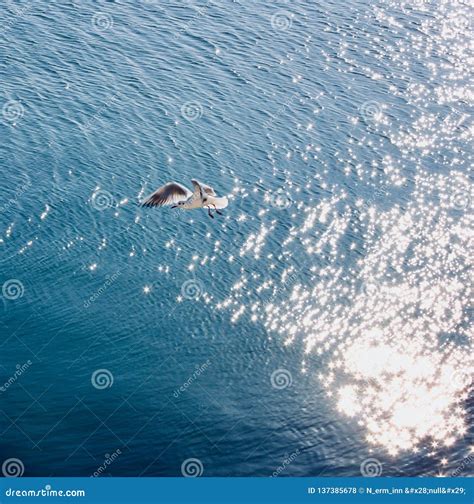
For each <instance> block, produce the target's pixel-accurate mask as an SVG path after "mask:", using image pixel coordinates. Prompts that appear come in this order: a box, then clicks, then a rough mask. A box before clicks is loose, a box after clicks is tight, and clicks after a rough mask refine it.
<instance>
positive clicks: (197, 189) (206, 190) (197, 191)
mask: <svg viewBox="0 0 474 504" xmlns="http://www.w3.org/2000/svg"><path fill="white" fill-rule="evenodd" d="M191 182H192V183H193V186H194V193H193V196H194V197H196V196H198V197H202V196H204V195H205V194H209V195H210V196H215V195H216V193H215V191H214V189H213V188H212V187H211V186H208V185H206V184H201V182H199V181H197V180H196V179H191Z"/></svg>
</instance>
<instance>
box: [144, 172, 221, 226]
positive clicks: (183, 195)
mask: <svg viewBox="0 0 474 504" xmlns="http://www.w3.org/2000/svg"><path fill="white" fill-rule="evenodd" d="M191 182H192V183H193V187H194V191H190V190H189V189H188V188H186V187H184V186H182V185H181V184H178V183H177V182H168V183H167V184H165V185H164V186H162V187H159V188H158V189H157V190H156V191H155V192H154V193H152V194H150V195H149V196H147V197H146V198H145V199H144V200H143V201H142V202H141V205H142V206H146V207H157V206H165V205H171V208H181V209H182V210H194V209H195V208H207V213H208V215H209V217H212V218H214V215H213V214H212V212H211V210H212V209H214V210H215V211H216V212H217V213H218V214H219V215H222V212H219V210H222V209H223V208H226V207H227V205H228V204H229V201H228V199H227V198H226V197H225V196H223V197H220V198H219V197H217V195H216V193H215V191H214V189H213V188H212V187H210V186H208V185H206V184H201V182H198V181H197V180H195V179H191Z"/></svg>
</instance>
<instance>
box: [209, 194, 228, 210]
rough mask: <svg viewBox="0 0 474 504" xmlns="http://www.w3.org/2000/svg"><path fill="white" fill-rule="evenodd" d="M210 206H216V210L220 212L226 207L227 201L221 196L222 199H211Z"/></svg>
mask: <svg viewBox="0 0 474 504" xmlns="http://www.w3.org/2000/svg"><path fill="white" fill-rule="evenodd" d="M212 204H213V205H215V206H216V208H217V210H222V209H223V208H226V207H227V205H228V204H229V200H228V199H227V197H226V196H223V197H222V198H212Z"/></svg>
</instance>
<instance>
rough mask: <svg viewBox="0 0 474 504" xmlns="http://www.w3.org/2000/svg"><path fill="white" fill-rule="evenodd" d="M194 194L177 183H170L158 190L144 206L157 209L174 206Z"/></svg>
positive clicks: (142, 203)
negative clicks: (156, 207)
mask: <svg viewBox="0 0 474 504" xmlns="http://www.w3.org/2000/svg"><path fill="white" fill-rule="evenodd" d="M191 195H192V192H191V191H190V190H189V189H186V187H184V186H182V185H181V184H178V183H177V182H168V183H167V184H165V185H164V186H162V187H160V188H158V189H157V190H156V191H155V192H154V193H153V194H150V195H149V196H147V197H146V198H145V199H144V200H143V201H142V202H141V205H142V206H146V207H155V206H164V205H173V204H174V203H178V202H179V201H184V200H187V199H188V198H189V197H190V196H191Z"/></svg>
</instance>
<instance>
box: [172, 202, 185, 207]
mask: <svg viewBox="0 0 474 504" xmlns="http://www.w3.org/2000/svg"><path fill="white" fill-rule="evenodd" d="M183 205H184V201H178V203H176V205H173V206H172V207H171V208H180V207H182V206H183Z"/></svg>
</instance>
